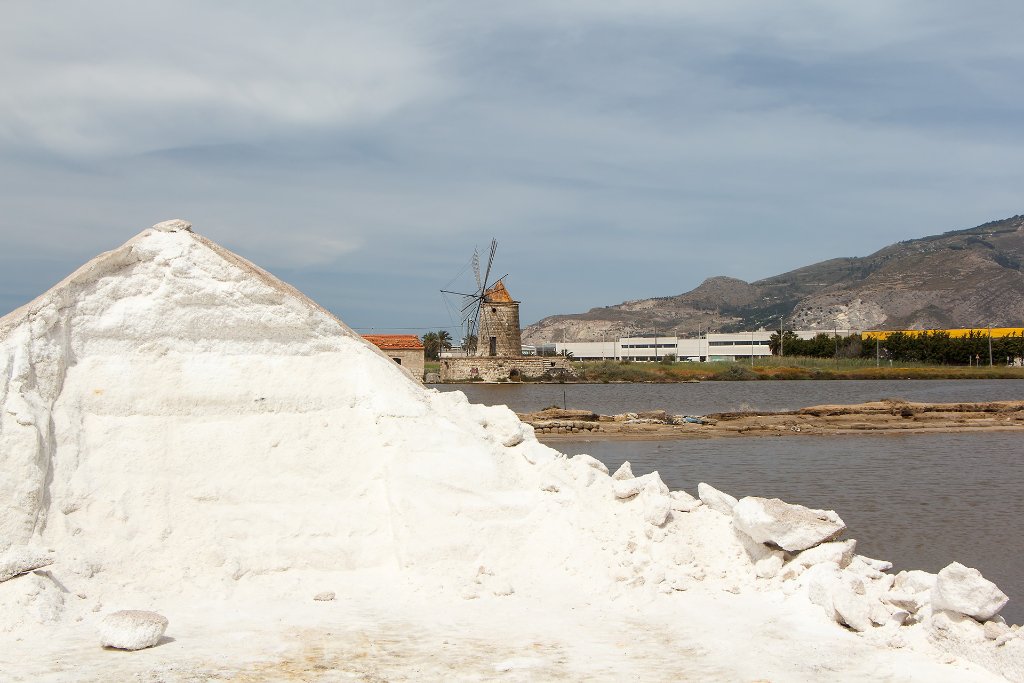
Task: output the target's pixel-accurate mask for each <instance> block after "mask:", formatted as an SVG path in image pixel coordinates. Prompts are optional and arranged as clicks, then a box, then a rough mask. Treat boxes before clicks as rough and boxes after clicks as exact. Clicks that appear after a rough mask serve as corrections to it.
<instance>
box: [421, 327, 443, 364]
mask: <svg viewBox="0 0 1024 683" xmlns="http://www.w3.org/2000/svg"><path fill="white" fill-rule="evenodd" d="M440 347H441V341H440V339H439V338H438V336H437V332H427V333H426V334H425V335H423V353H424V355H426V357H427V358H429V359H431V360H435V359H437V358H438V351H439V349H440Z"/></svg>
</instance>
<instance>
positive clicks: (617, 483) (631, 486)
mask: <svg viewBox="0 0 1024 683" xmlns="http://www.w3.org/2000/svg"><path fill="white" fill-rule="evenodd" d="M616 474H618V473H616ZM649 484H654V486H655V487H656V488H657V490H658V492H659V493H661V494H662V495H664V496H665V497H668V486H666V485H665V482H663V481H662V480H661V475H660V474H658V473H657V472H651V473H650V474H645V475H644V476H642V477H636V478H634V479H618V480H616V479H614V478H613V481H612V488H613V489H614V491H615V497H616V498H632V497H633V496H635V495H637V494H638V493H640V492H641V491H643V490H644V489H645V488H647V486H648V485H649Z"/></svg>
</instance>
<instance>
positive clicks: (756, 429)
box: [519, 400, 1024, 442]
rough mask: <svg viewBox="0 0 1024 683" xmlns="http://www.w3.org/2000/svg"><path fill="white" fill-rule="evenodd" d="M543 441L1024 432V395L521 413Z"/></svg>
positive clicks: (552, 410)
mask: <svg viewBox="0 0 1024 683" xmlns="http://www.w3.org/2000/svg"><path fill="white" fill-rule="evenodd" d="M519 418H520V419H521V420H522V421H523V422H525V423H527V424H529V425H530V426H531V427H533V428H534V432H535V434H536V436H537V439H538V440H539V441H542V442H558V441H581V440H583V441H611V440H622V441H630V440H632V441H657V440H675V439H710V438H738V437H764V436H848V435H864V434H880V435H893V434H935V433H950V432H993V431H999V432H1008V431H1021V432H1024V401H990V402H984V403H921V402H909V401H897V400H883V401H871V402H868V403H858V404H848V405H818V406H809V407H807V408H802V409H800V410H791V411H779V412H763V411H751V412H729V413H713V414H709V415H704V416H698V417H694V416H682V415H674V416H670V415H667V414H666V413H665V412H664V411H648V412H645V413H626V414H622V415H613V416H609V415H597V414H595V413H592V412H589V411H585V410H558V409H548V410H544V411H540V412H535V413H524V414H520V415H519Z"/></svg>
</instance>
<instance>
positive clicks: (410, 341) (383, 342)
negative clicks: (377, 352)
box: [363, 334, 423, 350]
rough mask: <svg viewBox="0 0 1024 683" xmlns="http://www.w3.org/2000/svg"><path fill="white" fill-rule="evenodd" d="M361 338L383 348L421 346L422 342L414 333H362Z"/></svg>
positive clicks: (414, 347)
mask: <svg viewBox="0 0 1024 683" xmlns="http://www.w3.org/2000/svg"><path fill="white" fill-rule="evenodd" d="M363 339H365V340H366V341H368V342H370V343H371V344H374V345H375V346H377V348H380V349H385V350H387V349H395V350H398V349H422V348H423V342H421V341H420V338H419V337H417V336H416V335H415V334H364V335H363Z"/></svg>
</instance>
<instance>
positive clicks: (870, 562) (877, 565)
mask: <svg viewBox="0 0 1024 683" xmlns="http://www.w3.org/2000/svg"><path fill="white" fill-rule="evenodd" d="M857 559H858V560H859V561H860V562H863V563H864V564H866V565H867V566H869V567H871V568H872V569H874V570H875V571H879V572H887V571H889V570H890V569H892V562H889V561H888V560H875V559H872V558H870V557H864V556H863V555H857Z"/></svg>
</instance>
